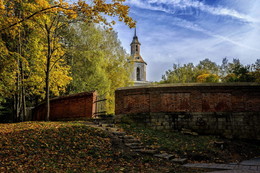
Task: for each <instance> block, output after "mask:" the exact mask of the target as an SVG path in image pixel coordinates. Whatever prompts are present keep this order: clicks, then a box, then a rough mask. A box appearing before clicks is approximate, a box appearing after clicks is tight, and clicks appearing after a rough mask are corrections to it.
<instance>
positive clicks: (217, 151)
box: [121, 123, 260, 163]
mask: <svg viewBox="0 0 260 173" xmlns="http://www.w3.org/2000/svg"><path fill="white" fill-rule="evenodd" d="M121 127H122V128H123V129H124V130H125V131H127V132H128V133H130V134H133V135H134V136H136V137H138V138H140V139H141V140H142V142H143V143H144V144H146V145H147V146H151V147H153V148H156V149H158V150H160V151H167V152H170V153H172V154H175V155H176V157H185V158H188V159H189V160H190V161H203V162H215V161H221V162H227V163H228V162H238V161H240V160H243V159H246V158H250V157H254V156H257V152H258V154H259V153H260V147H259V146H257V145H254V144H249V143H246V142H243V141H232V140H227V139H221V138H220V137H217V136H201V135H198V136H192V135H184V134H182V133H180V132H176V131H163V130H154V129H151V128H148V127H144V126H140V125H136V124H135V123H126V124H121ZM215 141H224V149H222V148H220V147H217V146H215V145H214V142H215ZM242 146H243V147H242ZM242 148H243V150H242ZM252 151H255V152H256V153H255V155H254V154H253V152H252ZM250 153H251V154H250Z"/></svg>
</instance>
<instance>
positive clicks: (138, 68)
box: [130, 28, 147, 85]
mask: <svg viewBox="0 0 260 173" xmlns="http://www.w3.org/2000/svg"><path fill="white" fill-rule="evenodd" d="M130 46H131V61H132V62H133V64H134V69H133V72H132V75H131V78H132V80H133V81H134V85H144V84H147V81H146V65H147V64H146V62H145V61H144V60H143V58H142V56H141V54H140V48H141V43H140V42H139V41H138V37H137V34H136V28H135V31H134V37H133V40H132V43H131V44H130Z"/></svg>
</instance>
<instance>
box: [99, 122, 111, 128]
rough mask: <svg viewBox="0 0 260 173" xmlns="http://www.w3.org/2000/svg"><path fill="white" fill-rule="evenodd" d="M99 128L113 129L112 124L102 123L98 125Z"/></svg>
mask: <svg viewBox="0 0 260 173" xmlns="http://www.w3.org/2000/svg"><path fill="white" fill-rule="evenodd" d="M99 126H100V127H115V125H114V124H103V123H100V124H99Z"/></svg>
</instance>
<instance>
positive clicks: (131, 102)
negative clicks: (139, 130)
mask: <svg viewBox="0 0 260 173" xmlns="http://www.w3.org/2000/svg"><path fill="white" fill-rule="evenodd" d="M115 108H116V109H115V111H116V115H120V114H121V115H127V116H129V117H132V119H133V120H135V121H136V122H137V123H141V124H144V125H146V126H149V127H151V128H154V129H157V130H162V129H175V130H181V129H182V128H185V129H191V130H193V131H197V132H199V133H201V134H213V135H222V136H225V137H228V138H241V139H253V140H260V128H259V127H260V84H255V83H243V84H242V83H241V84H185V85H158V86H146V87H145V86H144V87H129V88H119V89H118V90H117V91H116V107H115ZM119 117H120V116H119Z"/></svg>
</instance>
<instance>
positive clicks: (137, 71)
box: [136, 67, 141, 81]
mask: <svg viewBox="0 0 260 173" xmlns="http://www.w3.org/2000/svg"><path fill="white" fill-rule="evenodd" d="M136 80H137V81H140V80H141V72H140V68H139V67H137V68H136Z"/></svg>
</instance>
